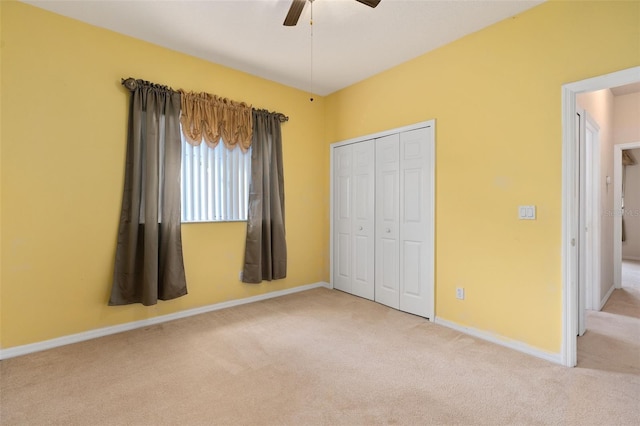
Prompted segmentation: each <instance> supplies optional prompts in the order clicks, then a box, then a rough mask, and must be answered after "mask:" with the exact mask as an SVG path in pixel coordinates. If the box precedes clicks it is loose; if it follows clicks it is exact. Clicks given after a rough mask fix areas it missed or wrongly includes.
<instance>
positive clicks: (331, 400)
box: [0, 289, 640, 425]
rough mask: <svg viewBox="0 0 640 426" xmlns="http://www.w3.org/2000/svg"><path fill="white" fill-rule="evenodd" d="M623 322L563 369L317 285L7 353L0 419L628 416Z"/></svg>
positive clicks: (493, 420) (636, 392) (632, 362)
mask: <svg viewBox="0 0 640 426" xmlns="http://www.w3.org/2000/svg"><path fill="white" fill-rule="evenodd" d="M616 297H617V296H616ZM636 324H637V323H636ZM619 326H620V327H621V328H622V327H627V326H628V324H626V323H624V322H622V323H620V325H619ZM616 327H618V326H616ZM634 327H635V328H634ZM593 330H595V328H594V329H593ZM626 332H627V333H630V335H625V336H624V337H621V335H622V334H624V332H622V329H621V331H620V333H616V334H613V335H610V336H608V337H607V340H605V341H604V342H597V341H596V342H595V343H594V342H591V343H589V342H587V343H588V344H586V345H585V344H581V351H586V350H588V348H589V347H590V346H589V345H590V344H595V345H597V346H598V348H597V349H594V348H591V349H589V350H591V351H595V352H597V355H598V359H597V361H598V362H595V363H592V365H588V364H589V362H587V361H589V359H587V360H584V359H583V360H581V364H582V363H584V362H586V365H581V366H579V367H578V368H565V367H561V366H559V365H555V364H553V363H550V362H547V361H544V360H541V359H537V358H534V357H531V356H528V355H525V354H522V353H519V352H516V351H513V350H510V349H507V348H503V347H500V346H497V345H494V344H491V343H488V342H485V341H481V340H478V339H475V338H472V337H468V336H466V335H464V334H461V333H459V332H456V331H453V330H450V329H447V328H444V327H442V326H438V325H435V324H433V323H430V322H428V321H426V320H424V319H422V318H419V317H415V316H412V315H409V314H405V313H402V312H398V311H395V310H393V309H389V308H386V307H384V306H382V305H379V304H376V303H374V302H370V301H366V300H363V299H360V298H357V297H354V296H350V295H347V294H345V293H341V292H339V291H332V290H327V289H315V290H310V291H306V292H303V293H298V294H294V295H290V296H286V297H282V298H278V299H272V300H268V301H264V302H259V303H254V304H251V305H245V306H240V307H235V308H231V309H226V310H222V311H217V312H212V313H208V314H204V315H200V316H196V317H191V318H186V319H182V320H177V321H174V322H171V323H166V324H163V325H158V326H153V327H149V328H146V329H140V330H135V331H131V332H127V333H122V334H119V335H113V336H108V337H104V338H100V339H96V340H92V341H88V342H83V343H79V344H75V345H70V346H66V347H61V348H57V349H53V350H49V351H45V352H41V353H35V354H31V355H27V356H23V357H18V358H13V359H8V360H5V361H2V362H1V363H0V368H1V370H0V371H1V374H2V375H1V388H0V389H1V394H0V404H1V405H0V410H1V411H0V424H2V425H46V424H58V425H376V424H392V425H405V424H406V425H411V424H415V425H429V424H443V425H445V424H446V425H537V424H553V425H564V424H566V425H637V424H640V406H639V404H638V400H639V397H640V375H639V373H640V362H638V358H637V357H636V358H635V359H634V357H633V356H628V357H627V356H625V358H624V362H623V364H622V365H619V364H618V362H619V359H618V358H617V349H614V350H611V349H612V348H617V347H618V346H616V345H617V344H620V345H621V347H624V350H625V351H627V352H629V353H633V351H636V352H635V353H636V354H638V349H639V340H640V339H639V337H638V334H637V326H631V327H630V328H628V329H627V331H626ZM588 333H592V331H591V329H590V331H589V332H588ZM593 333H595V331H593ZM633 333H635V335H633ZM620 342H622V343H620Z"/></svg>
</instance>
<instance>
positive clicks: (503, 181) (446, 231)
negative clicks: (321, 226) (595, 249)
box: [325, 1, 640, 353]
mask: <svg viewBox="0 0 640 426" xmlns="http://www.w3.org/2000/svg"><path fill="white" fill-rule="evenodd" d="M637 65H640V3H639V2H637V1H636V2H564V1H563V2H552V3H545V4H542V5H540V6H538V7H536V8H534V9H531V10H530V11H527V12H525V13H523V14H521V15H519V16H516V17H513V18H511V19H507V20H505V21H502V22H500V23H498V24H496V25H493V26H491V27H489V28H486V29H484V30H482V31H479V32H477V33H475V34H472V35H470V36H467V37H465V38H463V39H460V40H458V41H456V42H454V43H451V44H449V45H447V46H444V47H442V48H440V49H438V50H436V51H433V52H431V53H428V54H426V55H423V56H421V57H419V58H417V59H414V60H412V61H409V62H407V63H405V64H403V65H401V66H398V67H395V68H393V69H391V70H389V71H386V72H384V73H381V74H379V75H377V76H375V77H373V78H370V79H368V80H366V81H364V82H361V83H359V84H356V85H354V86H351V87H349V88H346V89H344V90H342V91H340V92H337V93H335V94H333V95H330V96H328V97H327V98H326V108H327V138H328V143H331V142H336V141H340V140H345V139H348V138H352V137H356V136H358V135H365V134H371V133H375V132H377V131H381V130H384V129H389V128H394V127H399V126H402V125H406V124H410V123H414V122H418V121H423V120H427V119H436V152H437V160H436V161H437V163H436V167H437V170H436V178H437V183H436V316H437V317H440V318H442V319H446V320H449V321H452V322H455V323H458V324H460V325H463V326H467V327H473V328H476V329H479V330H483V331H486V332H489V333H494V334H495V335H497V336H505V337H507V338H509V339H514V340H517V341H520V342H524V343H526V344H528V345H530V346H533V347H536V348H538V349H541V350H543V351H548V352H551V353H559V352H560V347H561V329H562V327H561V326H562V318H561V316H562V306H561V304H562V277H561V209H562V194H561V188H562V175H561V173H562V170H561V169H562V152H561V149H562V148H561V146H562V130H561V86H562V84H564V83H569V82H573V81H578V80H582V79H585V78H589V77H593V76H597V75H602V74H606V73H610V72H613V71H617V70H621V69H625V68H630V67H632V66H637ZM325 185H326V181H325ZM521 204H534V205H536V206H537V220H535V221H519V220H518V219H517V206H518V205H521ZM456 287H464V288H465V290H466V292H465V297H466V299H465V300H464V301H460V300H456V299H455V288H456Z"/></svg>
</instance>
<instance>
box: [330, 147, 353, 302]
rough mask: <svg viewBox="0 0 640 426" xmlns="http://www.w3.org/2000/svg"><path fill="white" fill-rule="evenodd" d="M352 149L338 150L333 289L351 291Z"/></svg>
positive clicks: (335, 180)
mask: <svg viewBox="0 0 640 426" xmlns="http://www.w3.org/2000/svg"><path fill="white" fill-rule="evenodd" d="M352 160H353V151H352V148H351V146H348V145H347V146H343V147H339V148H336V149H335V150H334V189H333V191H334V193H333V197H334V204H333V205H334V208H333V226H334V235H333V241H334V247H333V286H334V287H335V288H337V289H338V290H342V291H346V292H349V293H350V292H351V276H352V274H351V268H352V258H351V253H352V249H351V242H352V241H351V240H352V236H351V227H352V225H351V186H352V183H351V174H352Z"/></svg>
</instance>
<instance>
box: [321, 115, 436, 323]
mask: <svg viewBox="0 0 640 426" xmlns="http://www.w3.org/2000/svg"><path fill="white" fill-rule="evenodd" d="M422 128H428V129H430V132H431V140H432V141H433V145H432V152H431V164H430V169H431V188H429V190H430V193H431V194H430V195H431V197H430V200H429V201H430V202H431V223H430V224H429V231H430V232H429V233H430V241H428V244H429V246H430V248H431V253H432V256H431V262H432V265H433V267H432V270H431V275H430V277H431V283H430V287H431V288H430V293H431V303H430V305H431V306H429V307H428V309H429V313H430V315H429V317H428V318H429V321H432V322H433V321H435V318H436V309H435V303H436V302H435V299H436V275H435V255H436V246H435V239H436V228H435V222H436V151H437V150H436V120H435V119H432V120H425V121H420V122H418V123H414V124H409V125H407V126H402V127H396V128H394V129H388V130H383V131H380V132H376V133H371V134H368V135H364V136H357V137H355V138H351V139H346V140H343V141H339V142H334V143H332V144H330V145H329V285H330V288H332V289H333V288H334V286H333V272H334V271H333V246H334V241H333V231H334V229H333V227H334V224H333V208H334V202H333V196H334V194H333V186H334V181H333V180H334V179H333V173H334V150H335V148H338V147H341V146H344V145H349V144H354V143H358V142H364V141H366V140H370V139H377V138H382V137H384V136H389V135H392V134H394V133H402V132H406V131H409V130H416V129H422Z"/></svg>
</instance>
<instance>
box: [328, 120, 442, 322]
mask: <svg viewBox="0 0 640 426" xmlns="http://www.w3.org/2000/svg"><path fill="white" fill-rule="evenodd" d="M331 159H332V186H331V187H332V207H331V210H332V212H331V218H332V231H331V246H332V257H331V271H332V272H331V275H332V284H333V287H334V288H336V289H338V290H342V291H345V292H348V293H351V294H354V295H357V296H360V297H364V298H367V299H371V300H375V301H376V302H379V303H382V304H385V305H387V306H390V307H392V308H395V309H399V310H402V311H405V312H410V313H412V314H416V315H420V316H424V317H428V318H431V319H433V303H434V297H433V296H434V294H433V293H434V290H433V288H434V286H433V282H434V269H433V266H434V259H433V258H434V176H435V174H434V167H435V149H434V123H433V121H430V122H425V123H419V124H416V125H413V126H407V127H405V128H401V129H395V130H390V131H387V132H381V133H379V134H376V135H370V136H367V137H362V138H356V139H351V140H349V141H345V142H340V143H336V144H333V145H332V146H331Z"/></svg>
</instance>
